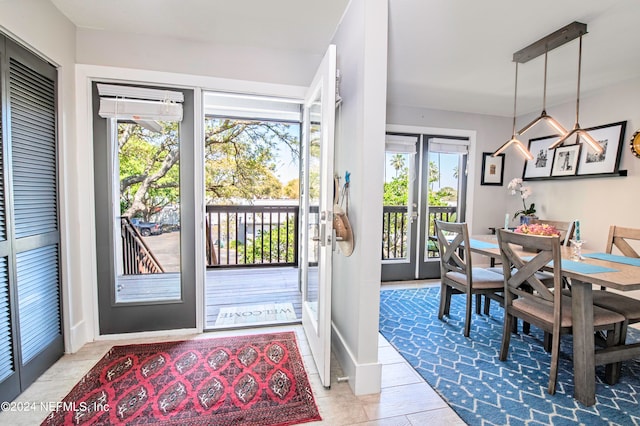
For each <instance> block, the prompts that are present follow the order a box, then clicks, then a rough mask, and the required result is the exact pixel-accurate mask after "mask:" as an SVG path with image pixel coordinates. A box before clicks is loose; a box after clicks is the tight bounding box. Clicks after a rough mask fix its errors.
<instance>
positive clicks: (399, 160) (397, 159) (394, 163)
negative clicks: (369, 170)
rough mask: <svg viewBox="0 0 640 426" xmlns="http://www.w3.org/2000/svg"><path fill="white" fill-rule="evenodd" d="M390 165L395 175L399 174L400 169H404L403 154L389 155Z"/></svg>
mask: <svg viewBox="0 0 640 426" xmlns="http://www.w3.org/2000/svg"><path fill="white" fill-rule="evenodd" d="M391 167H393V168H394V169H395V171H396V177H398V175H399V174H400V171H401V170H403V169H405V165H404V155H402V154H395V155H394V156H393V157H391Z"/></svg>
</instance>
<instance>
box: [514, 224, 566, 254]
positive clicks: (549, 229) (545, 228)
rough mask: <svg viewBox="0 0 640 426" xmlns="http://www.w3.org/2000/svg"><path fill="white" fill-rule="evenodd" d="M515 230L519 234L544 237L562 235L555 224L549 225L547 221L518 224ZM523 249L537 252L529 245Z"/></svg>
mask: <svg viewBox="0 0 640 426" xmlns="http://www.w3.org/2000/svg"><path fill="white" fill-rule="evenodd" d="M513 232H516V233H518V234H529V235H539V236H542V237H557V236H560V231H558V229H556V227H555V226H553V225H547V224H546V223H531V224H526V223H523V224H522V225H520V226H518V227H517V228H516V229H515V230H514V231H513ZM522 250H524V251H529V252H536V251H537V250H532V249H530V248H528V247H524V246H523V247H522Z"/></svg>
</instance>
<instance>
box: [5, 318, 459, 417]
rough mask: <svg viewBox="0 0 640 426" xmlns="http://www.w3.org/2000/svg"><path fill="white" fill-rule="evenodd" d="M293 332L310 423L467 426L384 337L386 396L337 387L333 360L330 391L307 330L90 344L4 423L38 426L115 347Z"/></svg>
mask: <svg viewBox="0 0 640 426" xmlns="http://www.w3.org/2000/svg"><path fill="white" fill-rule="evenodd" d="M286 330H293V331H295V332H296V335H297V338H298V344H299V348H300V353H301V355H302V357H303V358H304V362H305V366H306V370H307V374H308V375H309V380H310V381H311V384H312V387H313V391H314V395H315V398H316V403H317V404H318V408H319V409H320V415H321V416H322V419H323V420H322V421H320V422H312V423H306V424H309V425H331V426H340V425H381V426H402V425H406V426H409V425H425V424H430V425H434V426H435V425H464V422H463V421H462V420H461V419H460V418H459V417H458V416H457V415H456V414H455V413H454V411H453V410H452V409H451V408H449V406H448V405H447V404H446V403H445V402H444V401H443V400H442V399H441V398H440V397H439V396H438V395H437V394H436V393H435V391H433V389H431V387H430V386H429V385H428V384H427V383H426V382H425V381H424V380H423V379H422V378H421V377H420V376H419V375H418V374H417V373H416V372H415V371H414V370H413V369H412V368H411V367H410V366H409V364H407V363H406V361H405V360H404V358H402V357H401V356H400V355H399V354H398V352H396V350H395V349H394V348H393V347H392V346H391V345H389V343H388V342H387V341H386V340H385V338H384V337H382V336H379V347H380V349H379V355H378V356H379V360H380V362H381V363H382V364H383V366H382V392H381V393H380V394H375V395H364V396H355V395H353V393H352V392H351V388H350V387H349V384H348V383H346V382H341V383H338V382H336V381H335V378H336V377H340V376H342V372H341V370H340V367H339V365H337V364H338V363H337V362H336V361H335V359H334V360H333V362H332V369H333V370H334V371H333V373H332V383H331V388H330V389H325V388H324V387H323V386H322V385H321V383H320V378H319V376H318V373H317V370H316V368H315V365H314V362H313V359H312V357H311V352H310V349H309V346H308V344H307V340H306V337H305V335H304V331H303V329H302V326H300V325H291V326H282V327H268V328H256V329H253V330H245V331H239V330H229V331H219V332H212V333H204V334H201V335H189V336H170V337H164V338H163V337H154V338H145V339H136V340H135V341H133V340H126V339H123V340H117V341H113V340H111V341H98V342H93V343H88V344H86V345H85V346H84V347H83V348H82V349H81V350H79V351H78V352H77V353H75V354H71V355H65V356H64V357H62V358H61V359H60V360H59V361H58V362H57V363H56V364H55V365H53V366H52V367H51V368H50V369H49V370H48V371H47V372H45V373H44V374H43V375H42V376H41V377H40V378H39V379H38V380H37V381H36V382H35V383H34V384H33V385H31V386H30V387H29V388H28V389H27V390H26V391H24V392H23V393H22V394H21V395H20V396H19V397H18V399H16V402H18V403H29V404H30V403H32V402H35V403H36V406H37V408H36V409H35V410H32V411H28V412H2V413H0V424H6V425H9V424H10V425H14V426H23V425H24V426H26V425H29V426H31V425H37V424H39V423H40V422H42V420H44V418H45V417H46V416H47V414H48V412H47V411H46V410H43V409H40V402H41V401H43V402H46V403H49V402H51V403H55V402H58V401H61V400H62V399H63V398H64V397H65V396H66V395H67V393H69V391H70V390H71V388H72V387H73V386H74V385H75V384H76V383H77V382H78V381H79V380H80V379H81V378H82V376H84V374H85V373H86V372H87V371H89V370H90V369H91V367H93V365H94V364H95V363H96V362H98V360H99V359H100V358H102V356H103V355H104V354H105V353H106V352H107V350H108V349H109V348H110V347H111V346H113V345H126V344H130V343H148V342H153V341H167V340H182V339H187V338H193V339H202V338H211V337H216V336H226V335H238V334H257V333H268V332H275V331H286Z"/></svg>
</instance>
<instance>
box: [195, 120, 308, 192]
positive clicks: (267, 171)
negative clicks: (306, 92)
mask: <svg viewBox="0 0 640 426" xmlns="http://www.w3.org/2000/svg"><path fill="white" fill-rule="evenodd" d="M298 129H299V126H298V125H292V124H284V123H273V122H264V121H247V120H230V119H206V120H205V185H206V191H207V196H208V197H209V198H210V199H222V200H227V201H228V200H230V199H232V198H246V199H253V198H270V197H274V198H280V197H281V195H282V184H281V183H280V181H279V180H278V179H277V178H276V177H275V173H274V172H275V170H276V163H275V156H274V151H275V148H276V146H277V145H279V144H284V145H285V146H287V147H288V148H289V150H290V152H291V155H292V158H294V159H297V158H298V155H299V148H300V140H299V131H298Z"/></svg>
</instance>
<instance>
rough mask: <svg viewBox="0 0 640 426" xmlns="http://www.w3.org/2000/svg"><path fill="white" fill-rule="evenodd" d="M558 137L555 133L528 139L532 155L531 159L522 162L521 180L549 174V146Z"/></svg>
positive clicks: (551, 151)
mask: <svg viewBox="0 0 640 426" xmlns="http://www.w3.org/2000/svg"><path fill="white" fill-rule="evenodd" d="M559 137H560V136H557V135H556V136H545V137H542V138H535V139H529V152H531V154H532V155H533V160H528V161H526V162H525V163H524V171H523V172H522V179H523V180H528V179H535V178H545V177H549V176H551V165H552V164H553V150H550V149H549V146H550V145H551V144H552V143H554V142H555V141H557V140H558V138H559Z"/></svg>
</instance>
